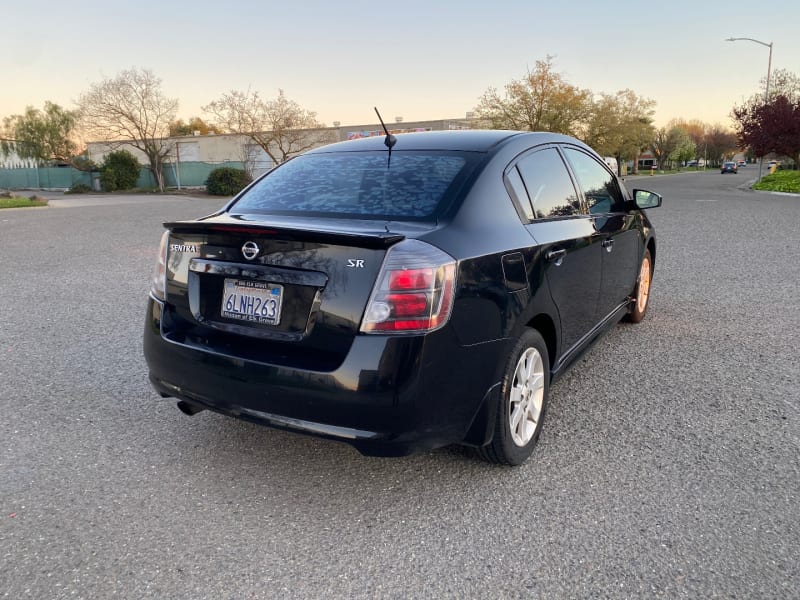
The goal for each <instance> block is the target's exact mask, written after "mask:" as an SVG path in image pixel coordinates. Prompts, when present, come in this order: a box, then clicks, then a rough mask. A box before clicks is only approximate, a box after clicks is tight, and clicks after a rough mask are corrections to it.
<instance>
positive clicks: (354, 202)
mask: <svg viewBox="0 0 800 600" xmlns="http://www.w3.org/2000/svg"><path fill="white" fill-rule="evenodd" d="M388 158H389V155H388V152H340V153H328V154H307V155H304V156H299V157H297V158H295V159H294V160H291V161H289V162H287V163H285V164H284V165H282V166H281V167H279V168H277V169H275V170H274V171H272V172H271V173H269V174H268V175H267V176H266V177H264V178H263V179H261V180H260V181H259V182H258V183H257V184H256V185H255V186H253V187H252V188H251V189H250V190H248V192H247V193H246V194H245V195H244V196H243V197H242V198H241V199H240V200H239V201H238V202H236V204H235V205H234V206H233V207H232V208H231V210H230V212H233V213H240V214H241V213H280V214H292V213H298V212H301V213H313V214H318V215H319V214H322V215H325V214H336V215H343V214H346V215H358V216H365V217H381V218H384V217H407V218H408V217H410V218H424V217H430V216H432V215H434V214H436V212H437V209H438V208H439V207H440V205H441V204H442V200H443V198H444V197H445V195H446V193H447V191H448V189H449V188H450V187H451V185H452V184H453V183H454V181H455V180H456V178H457V177H458V175H459V174H460V173H462V172H463V171H464V170H465V168H466V165H467V163H468V162H469V158H470V157H469V155H468V154H465V153H442V152H438V153H437V152H425V153H420V152H393V153H392V156H391V162H387V161H388ZM387 165H388V166H387Z"/></svg>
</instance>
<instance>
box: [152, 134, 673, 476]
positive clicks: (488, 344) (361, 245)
mask: <svg viewBox="0 0 800 600" xmlns="http://www.w3.org/2000/svg"><path fill="white" fill-rule="evenodd" d="M660 204H661V198H660V196H658V195H657V194H653V193H650V192H647V191H643V190H634V191H633V194H632V195H631V194H629V192H628V191H627V190H626V189H625V187H624V185H623V184H622V182H621V181H620V180H619V179H618V178H617V177H616V176H615V175H614V174H613V173H612V172H611V171H610V170H609V168H608V167H607V166H606V164H605V163H604V161H603V159H602V158H600V157H599V156H598V155H597V154H596V153H595V152H593V151H592V150H591V149H590V148H588V147H587V146H586V145H584V144H582V143H581V142H579V141H577V140H575V139H573V138H570V137H566V136H561V135H555V134H549V133H521V132H510V131H457V132H430V133H414V134H406V135H400V136H398V137H397V138H394V137H393V136H388V135H387V137H386V139H385V140H384V139H383V138H370V139H362V140H355V141H349V142H342V143H338V144H333V145H330V146H326V147H322V148H318V149H315V150H312V151H310V152H308V153H306V154H304V155H302V156H299V157H297V158H295V159H293V160H290V161H288V162H286V163H284V164H283V165H281V166H280V167H278V168H276V169H274V170H273V171H271V172H269V173H268V174H266V175H265V176H263V177H262V178H260V179H258V180H257V181H256V182H254V183H253V184H251V185H250V186H249V187H248V188H247V189H245V190H244V191H243V192H242V193H240V194H239V195H238V196H237V197H235V198H234V199H233V200H232V201H231V202H230V203H229V204H228V205H227V206H226V207H225V208H224V209H222V210H220V211H219V212H218V213H215V214H213V215H210V216H208V217H204V218H202V219H198V220H194V221H181V222H174V223H166V224H165V225H166V228H167V231H166V232H165V233H164V235H163V238H162V242H161V249H160V252H159V255H158V260H157V264H156V268H155V271H154V274H153V282H152V289H151V294H150V298H149V304H148V307H147V318H146V326H145V332H144V352H145V357H146V359H147V364H148V366H149V369H150V381H151V382H152V384H153V386H154V387H155V389H156V390H157V391H158V392H159V393H160V394H161V395H162V396H164V397H175V398H177V399H178V400H179V402H178V406H179V408H180V409H181V410H182V411H183V412H184V413H187V414H195V413H197V412H200V411H202V410H204V409H211V410H213V411H217V412H219V413H222V414H225V415H230V416H233V417H237V418H241V419H246V420H249V421H254V422H257V423H261V424H264V425H269V426H273V427H278V428H282V429H288V430H293V431H298V432H304V433H310V434H314V435H319V436H324V437H328V438H333V439H337V440H342V441H346V442H349V443H351V444H353V445H354V446H355V447H356V448H357V449H358V450H359V451H361V452H362V453H364V454H370V455H384V456H388V455H405V454H409V453H411V452H415V451H421V450H427V449H431V448H435V447H438V446H442V445H446V444H452V443H460V444H465V445H469V446H473V447H475V448H477V449H478V452H479V454H481V455H482V456H483V457H484V458H486V459H488V460H490V461H493V462H497V463H504V464H520V463H522V462H523V461H524V460H525V459H526V458H527V457H528V456H529V455H530V453H531V452H532V450H533V447H534V445H535V444H536V441H537V439H538V437H539V434H540V431H541V428H542V422H543V419H544V416H545V412H546V409H547V399H548V390H549V387H550V384H551V382H552V381H553V380H555V379H556V378H557V377H558V376H559V375H560V374H561V373H563V372H564V370H565V369H566V368H567V367H568V366H569V365H570V364H571V363H573V362H574V361H575V359H576V358H578V357H579V356H580V354H581V353H582V351H583V350H585V349H586V348H587V347H588V346H589V345H590V344H591V343H593V342H594V341H595V340H596V339H597V338H598V337H599V336H600V335H601V334H602V333H603V332H604V331H606V330H607V329H608V328H610V327H612V326H613V325H614V324H615V323H617V322H618V321H619V320H620V319H622V318H625V319H627V320H629V321H632V322H639V321H641V320H642V318H643V317H644V316H645V312H646V310H647V305H648V298H649V294H650V282H651V280H652V274H653V266H654V263H655V258H656V240H655V235H654V231H653V227H652V225H651V224H650V221H649V219H648V218H647V216H646V214H645V213H644V212H643V211H642V209H646V208H653V207H656V206H659V205H660Z"/></svg>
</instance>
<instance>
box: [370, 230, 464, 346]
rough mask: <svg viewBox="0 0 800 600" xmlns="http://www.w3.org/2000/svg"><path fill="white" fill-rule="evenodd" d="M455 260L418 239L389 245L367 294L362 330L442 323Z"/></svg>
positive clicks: (416, 328) (418, 328) (426, 328)
mask: <svg viewBox="0 0 800 600" xmlns="http://www.w3.org/2000/svg"><path fill="white" fill-rule="evenodd" d="M455 283H456V261H455V259H454V258H453V257H452V256H450V255H449V254H447V253H446V252H443V251H442V250H440V249H439V248H436V247H435V246H432V245H430V244H427V243H425V242H422V241H419V240H408V239H407V240H403V241H402V242H400V243H398V244H395V245H394V246H392V247H391V248H389V250H388V252H387V253H386V256H385V258H384V260H383V265H382V266H381V270H380V273H378V278H377V279H376V281H375V286H374V288H373V290H372V294H371V295H370V299H369V302H368V303H367V309H366V311H365V312H364V318H363V319H362V321H361V331H362V332H363V333H381V334H386V333H427V332H430V331H435V330H436V329H439V328H441V327H443V326H444V324H445V323H447V320H448V319H449V318H450V313H451V312H452V308H453V299H454V297H455Z"/></svg>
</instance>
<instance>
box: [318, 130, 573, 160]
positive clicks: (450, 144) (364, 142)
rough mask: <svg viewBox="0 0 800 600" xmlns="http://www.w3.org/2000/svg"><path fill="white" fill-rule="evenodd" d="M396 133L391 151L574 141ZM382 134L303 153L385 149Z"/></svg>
mask: <svg viewBox="0 0 800 600" xmlns="http://www.w3.org/2000/svg"><path fill="white" fill-rule="evenodd" d="M395 137H396V138H397V143H396V144H395V145H394V146H393V147H392V151H394V152H396V151H404V150H462V151H472V152H488V151H490V150H492V149H493V148H495V147H496V146H498V145H500V144H502V143H503V142H505V141H507V140H511V139H513V138H517V139H521V138H529V139H528V141H529V143H530V145H531V146H535V145H538V144H546V143H550V142H564V141H570V142H575V141H576V140H574V139H573V138H569V137H567V136H563V135H559V134H554V133H546V132H524V131H505V130H497V129H468V130H456V131H424V132H417V133H404V134H398V135H396V136H395ZM385 138H386V136H385V135H380V136H375V137H368V138H361V139H357V140H349V141H346V142H338V143H335V144H329V145H327V146H322V147H319V148H315V149H314V150H310V151H309V152H307V153H306V154H319V153H325V152H363V151H369V150H386V146H385V145H384V143H383V142H384V139H385ZM531 138H532V139H531Z"/></svg>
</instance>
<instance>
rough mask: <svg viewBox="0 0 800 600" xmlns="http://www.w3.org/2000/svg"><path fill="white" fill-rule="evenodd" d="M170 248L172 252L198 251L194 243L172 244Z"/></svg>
mask: <svg viewBox="0 0 800 600" xmlns="http://www.w3.org/2000/svg"><path fill="white" fill-rule="evenodd" d="M169 249H170V251H171V252H197V246H195V245H194V244H170V245H169Z"/></svg>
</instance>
